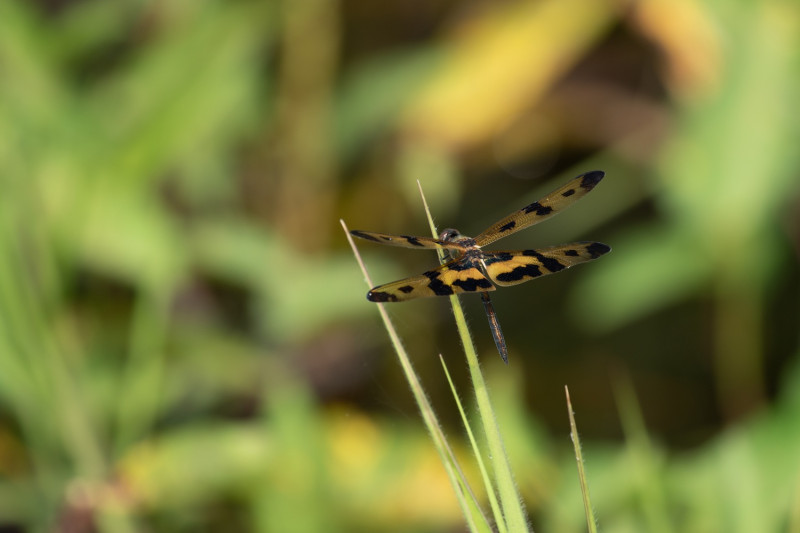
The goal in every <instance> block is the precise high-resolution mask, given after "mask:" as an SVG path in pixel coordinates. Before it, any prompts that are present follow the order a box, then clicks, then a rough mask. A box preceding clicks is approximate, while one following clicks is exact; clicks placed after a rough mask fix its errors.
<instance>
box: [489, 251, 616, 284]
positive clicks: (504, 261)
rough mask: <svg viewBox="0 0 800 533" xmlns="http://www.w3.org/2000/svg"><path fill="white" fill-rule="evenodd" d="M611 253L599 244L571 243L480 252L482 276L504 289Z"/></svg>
mask: <svg viewBox="0 0 800 533" xmlns="http://www.w3.org/2000/svg"><path fill="white" fill-rule="evenodd" d="M610 251H611V247H609V246H608V245H605V244H603V243H601V242H573V243H571V244H562V245H560V246H551V247H550V248H541V249H539V250H517V251H513V252H484V253H483V263H484V265H485V267H486V273H487V274H488V275H489V279H491V280H492V281H493V282H494V283H495V284H496V285H499V286H501V287H508V286H511V285H518V284H520V283H524V282H526V281H529V280H532V279H535V278H538V277H540V276H546V275H548V274H553V273H555V272H560V271H562V270H565V269H567V268H569V267H571V266H573V265H577V264H579V263H585V262H586V261H592V260H593V259H597V258H598V257H600V256H601V255H605V254H607V253H608V252H610Z"/></svg>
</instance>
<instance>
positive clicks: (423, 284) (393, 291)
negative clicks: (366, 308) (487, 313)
mask: <svg viewBox="0 0 800 533" xmlns="http://www.w3.org/2000/svg"><path fill="white" fill-rule="evenodd" d="M493 290H495V286H494V285H492V283H491V282H490V281H489V280H488V279H486V276H485V275H484V274H483V272H481V271H480V269H479V268H476V267H474V266H470V265H468V264H467V262H466V261H464V260H463V258H461V259H456V260H454V261H450V262H449V263H445V264H444V265H442V266H440V267H439V268H435V269H433V270H430V271H428V272H425V273H424V274H420V275H419V276H414V277H411V278H406V279H401V280H400V281H395V282H392V283H387V284H386V285H379V286H377V287H375V288H374V289H372V290H371V291H369V292H368V293H367V300H369V301H370V302H404V301H406V300H413V299H414V298H427V297H429V296H449V295H451V294H459V293H462V292H485V291H493Z"/></svg>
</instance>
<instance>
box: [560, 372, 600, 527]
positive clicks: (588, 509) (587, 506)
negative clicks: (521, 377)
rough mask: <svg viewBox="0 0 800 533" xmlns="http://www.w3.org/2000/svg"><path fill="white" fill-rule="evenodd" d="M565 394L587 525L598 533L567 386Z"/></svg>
mask: <svg viewBox="0 0 800 533" xmlns="http://www.w3.org/2000/svg"><path fill="white" fill-rule="evenodd" d="M564 392H565V393H566V395H567V411H568V412H569V430H570V436H571V437H572V446H573V447H574V448H575V462H576V463H577V464H578V479H579V480H580V483H581V494H582V495H583V510H584V512H585V513H586V525H587V526H588V528H589V533H597V519H596V518H595V516H594V511H593V510H592V501H591V499H590V498H589V486H588V484H587V483H586V471H585V469H584V464H583V452H581V440H580V437H579V436H578V425H577V424H576V423H575V412H574V411H573V410H572V401H571V400H570V398H569V388H568V387H567V386H566V385H565V386H564Z"/></svg>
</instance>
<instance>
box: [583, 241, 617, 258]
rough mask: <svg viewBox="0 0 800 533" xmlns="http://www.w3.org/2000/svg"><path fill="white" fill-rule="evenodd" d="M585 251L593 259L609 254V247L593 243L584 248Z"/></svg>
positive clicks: (600, 243)
mask: <svg viewBox="0 0 800 533" xmlns="http://www.w3.org/2000/svg"><path fill="white" fill-rule="evenodd" d="M586 251H588V252H589V255H590V256H592V259H594V258H596V257H600V256H601V255H605V254H607V253H608V252H610V251H611V247H610V246H609V245H607V244H603V243H602V242H593V243H592V244H590V245H589V246H587V247H586Z"/></svg>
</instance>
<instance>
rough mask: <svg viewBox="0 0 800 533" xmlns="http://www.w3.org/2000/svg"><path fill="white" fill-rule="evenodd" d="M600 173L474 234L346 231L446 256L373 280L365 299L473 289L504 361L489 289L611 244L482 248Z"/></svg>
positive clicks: (565, 200)
mask: <svg viewBox="0 0 800 533" xmlns="http://www.w3.org/2000/svg"><path fill="white" fill-rule="evenodd" d="M604 176H605V173H604V172H603V171H600V170H594V171H591V172H586V173H584V174H581V175H580V176H578V177H576V178H573V179H572V180H570V181H569V182H567V183H566V184H565V185H562V186H561V187H559V188H558V189H556V190H554V191H553V192H551V193H550V194H547V195H546V196H544V197H543V198H541V199H539V200H538V201H536V202H533V203H532V204H528V205H526V206H525V207H523V208H522V209H519V210H518V211H515V212H513V213H511V214H510V215H508V216H507V217H505V218H503V219H502V220H500V221H498V222H495V223H494V224H492V225H491V226H490V227H489V228H488V229H486V230H485V231H484V232H483V233H481V234H480V235H478V236H477V237H474V238H473V237H467V236H466V235H462V234H461V233H459V232H458V230H455V229H452V228H448V229H445V230H444V231H442V233H441V234H440V235H439V238H438V239H435V238H432V237H413V236H410V235H390V234H387V233H376V232H372V231H360V230H352V231H351V232H350V233H351V234H352V235H353V236H355V237H359V238H362V239H366V240H368V241H373V242H377V243H381V244H388V245H390V246H400V247H402V248H416V249H428V250H442V251H444V253H445V255H446V256H447V257H448V259H449V260H447V262H445V263H444V264H442V265H440V266H439V267H437V268H434V269H433V270H429V271H428V272H424V273H422V274H420V275H419V276H412V277H410V278H405V279H401V280H398V281H393V282H391V283H386V284H385V285H378V286H377V287H374V288H373V289H371V290H370V291H369V292H368V293H367V300H369V301H371V302H405V301H407V300H413V299H416V298H427V297H430V296H450V295H454V294H461V293H473V292H478V293H480V294H481V299H482V301H483V305H484V309H485V311H486V316H487V318H488V319H489V327H490V329H491V331H492V336H493V338H494V341H495V346H497V350H498V352H500V357H501V358H502V359H503V361H504V362H505V363H506V364H508V347H507V345H506V342H505V338H504V337H503V332H502V330H501V329H500V322H499V321H498V319H497V313H496V312H495V310H494V306H493V305H492V302H491V299H490V298H489V294H488V293H489V292H491V291H494V290H496V289H497V287H510V286H512V285H518V284H520V283H524V282H526V281H529V280H532V279H536V278H539V277H541V276H547V275H548V274H554V273H556V272H561V271H562V270H566V269H567V268H569V267H571V266H574V265H577V264H580V263H585V262H587V261H592V260H594V259H597V258H598V257H601V256H603V255H605V254H607V253H608V252H610V251H611V247H610V246H608V245H606V244H603V243H601V242H592V241H580V242H573V243H570V244H561V245H558V246H550V247H548V248H538V249H530V250H501V251H488V250H484V249H483V247H484V246H486V245H488V244H491V243H493V242H495V241H497V240H499V239H502V238H503V237H507V236H508V235H511V234H513V233H516V232H518V231H520V230H523V229H525V228H528V227H530V226H533V225H534V224H538V223H539V222H542V221H543V220H547V219H548V218H550V217H552V216H554V215H556V214H558V213H560V212H561V211H563V210H564V209H566V208H567V207H569V206H570V205H572V204H573V203H575V202H576V201H577V200H579V199H580V198H583V197H584V196H585V195H586V194H588V193H589V192H590V191H591V190H592V189H594V188H595V186H597V184H598V183H600V180H602V179H603V177H604Z"/></svg>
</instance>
